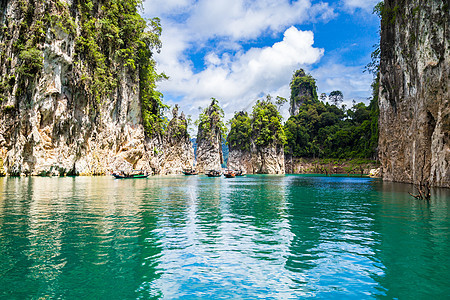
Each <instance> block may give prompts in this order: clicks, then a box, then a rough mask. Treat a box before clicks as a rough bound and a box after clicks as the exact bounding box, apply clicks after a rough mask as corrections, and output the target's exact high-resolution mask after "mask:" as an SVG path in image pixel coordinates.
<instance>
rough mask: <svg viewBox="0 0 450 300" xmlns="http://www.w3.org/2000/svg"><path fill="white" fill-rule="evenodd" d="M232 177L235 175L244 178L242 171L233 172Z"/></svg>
mask: <svg viewBox="0 0 450 300" xmlns="http://www.w3.org/2000/svg"><path fill="white" fill-rule="evenodd" d="M234 175H236V176H245V173H244V171H242V170H235V171H234Z"/></svg>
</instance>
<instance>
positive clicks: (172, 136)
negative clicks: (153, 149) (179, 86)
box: [160, 105, 194, 175]
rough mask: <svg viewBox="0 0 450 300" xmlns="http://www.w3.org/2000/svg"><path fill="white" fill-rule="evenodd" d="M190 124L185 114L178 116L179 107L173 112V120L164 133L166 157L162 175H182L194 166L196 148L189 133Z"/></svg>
mask: <svg viewBox="0 0 450 300" xmlns="http://www.w3.org/2000/svg"><path fill="white" fill-rule="evenodd" d="M187 127H188V123H187V120H186V117H185V116H184V114H183V113H181V115H180V116H178V106H177V105H175V107H174V108H173V110H172V120H170V122H169V124H168V125H167V130H166V131H165V133H164V140H163V141H164V146H163V149H164V155H163V159H162V161H161V168H160V174H161V175H168V174H182V172H183V170H184V169H191V168H193V165H194V148H193V147H192V142H191V140H190V138H189V134H188V131H187Z"/></svg>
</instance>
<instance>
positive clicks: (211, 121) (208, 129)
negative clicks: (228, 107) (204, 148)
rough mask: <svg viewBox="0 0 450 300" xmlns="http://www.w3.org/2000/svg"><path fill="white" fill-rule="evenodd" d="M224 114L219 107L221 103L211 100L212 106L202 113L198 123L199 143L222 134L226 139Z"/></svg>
mask: <svg viewBox="0 0 450 300" xmlns="http://www.w3.org/2000/svg"><path fill="white" fill-rule="evenodd" d="M223 118H224V112H223V109H222V108H221V107H220V106H219V101H218V100H217V99H215V98H211V104H210V105H209V106H208V107H207V108H205V109H204V110H203V111H202V113H200V116H199V119H198V120H197V121H196V124H197V125H198V133H197V134H198V136H197V142H198V141H199V140H201V139H205V138H206V139H208V138H211V137H214V136H216V135H217V134H220V136H221V137H224V136H225V135H226V133H227V128H226V127H225V124H224V122H223Z"/></svg>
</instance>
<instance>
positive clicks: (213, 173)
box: [206, 170, 222, 177]
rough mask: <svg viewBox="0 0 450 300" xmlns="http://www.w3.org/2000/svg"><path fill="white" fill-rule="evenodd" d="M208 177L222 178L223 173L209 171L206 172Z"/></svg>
mask: <svg viewBox="0 0 450 300" xmlns="http://www.w3.org/2000/svg"><path fill="white" fill-rule="evenodd" d="M206 176H208V177H220V176H222V172H220V171H219V170H209V171H207V172H206Z"/></svg>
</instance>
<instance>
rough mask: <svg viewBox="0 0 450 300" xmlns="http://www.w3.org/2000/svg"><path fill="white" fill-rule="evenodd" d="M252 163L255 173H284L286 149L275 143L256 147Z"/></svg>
mask: <svg viewBox="0 0 450 300" xmlns="http://www.w3.org/2000/svg"><path fill="white" fill-rule="evenodd" d="M255 150H256V151H255V152H252V153H253V155H252V156H253V157H252V158H253V159H252V162H253V163H252V165H253V173H254V174H284V173H285V168H284V149H283V146H281V145H273V146H269V147H264V148H258V149H255Z"/></svg>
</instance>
